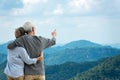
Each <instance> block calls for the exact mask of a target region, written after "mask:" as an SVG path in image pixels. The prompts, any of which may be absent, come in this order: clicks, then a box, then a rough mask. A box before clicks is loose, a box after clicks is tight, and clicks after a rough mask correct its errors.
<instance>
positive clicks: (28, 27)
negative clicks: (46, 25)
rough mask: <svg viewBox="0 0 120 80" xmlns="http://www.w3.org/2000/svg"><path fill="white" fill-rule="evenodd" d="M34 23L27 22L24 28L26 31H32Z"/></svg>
mask: <svg viewBox="0 0 120 80" xmlns="http://www.w3.org/2000/svg"><path fill="white" fill-rule="evenodd" d="M33 27H34V25H33V24H32V23H31V22H25V23H24V25H23V28H24V30H25V31H26V32H31V31H32V28H33Z"/></svg>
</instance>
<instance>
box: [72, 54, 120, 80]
mask: <svg viewBox="0 0 120 80" xmlns="http://www.w3.org/2000/svg"><path fill="white" fill-rule="evenodd" d="M70 80H120V55H118V56H114V57H111V58H108V59H107V60H105V61H104V62H102V63H101V64H99V65H98V66H96V67H94V68H92V69H90V70H88V71H86V72H83V73H80V74H78V75H77V76H75V77H74V78H71V79H70Z"/></svg>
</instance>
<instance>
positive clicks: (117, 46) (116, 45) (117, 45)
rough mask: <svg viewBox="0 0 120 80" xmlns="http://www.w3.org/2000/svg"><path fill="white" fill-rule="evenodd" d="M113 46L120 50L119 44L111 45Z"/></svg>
mask: <svg viewBox="0 0 120 80" xmlns="http://www.w3.org/2000/svg"><path fill="white" fill-rule="evenodd" d="M111 46H112V47H113V48H118V49H120V43H118V44H111Z"/></svg>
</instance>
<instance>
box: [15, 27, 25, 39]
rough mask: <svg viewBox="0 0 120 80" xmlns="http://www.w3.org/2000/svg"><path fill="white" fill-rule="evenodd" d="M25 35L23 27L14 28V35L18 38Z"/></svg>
mask: <svg viewBox="0 0 120 80" xmlns="http://www.w3.org/2000/svg"><path fill="white" fill-rule="evenodd" d="M23 35H25V30H24V28H23V27H19V28H17V29H16V30H15V37H16V38H19V37H21V36H23Z"/></svg>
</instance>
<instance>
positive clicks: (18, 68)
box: [4, 22, 56, 80]
mask: <svg viewBox="0 0 120 80" xmlns="http://www.w3.org/2000/svg"><path fill="white" fill-rule="evenodd" d="M15 37H16V39H15V40H14V41H13V42H11V43H10V44H8V46H7V48H8V56H7V65H6V68H5V70H4V73H5V74H6V75H7V77H8V80H45V69H44V58H43V50H44V49H45V48H48V47H51V46H53V45H55V43H56V38H55V37H56V31H53V32H52V39H47V38H44V37H42V36H36V35H35V27H34V25H33V24H32V23H31V22H25V23H24V25H23V26H22V27H19V28H17V29H16V30H15Z"/></svg>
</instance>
